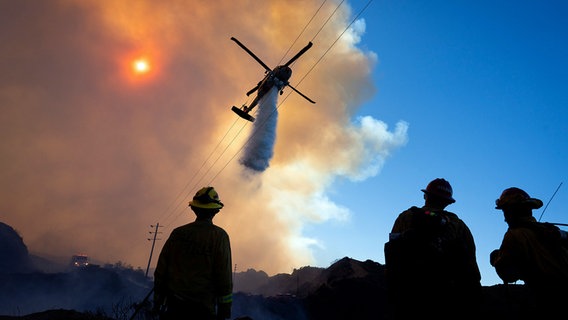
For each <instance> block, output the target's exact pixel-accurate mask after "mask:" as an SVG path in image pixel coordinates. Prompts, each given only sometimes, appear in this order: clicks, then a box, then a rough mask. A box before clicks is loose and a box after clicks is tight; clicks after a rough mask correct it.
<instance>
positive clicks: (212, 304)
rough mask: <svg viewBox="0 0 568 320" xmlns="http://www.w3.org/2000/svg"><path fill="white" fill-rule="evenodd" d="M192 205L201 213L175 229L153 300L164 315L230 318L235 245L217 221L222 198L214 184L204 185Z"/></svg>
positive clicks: (158, 273) (210, 319)
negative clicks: (215, 223) (190, 221)
mask: <svg viewBox="0 0 568 320" xmlns="http://www.w3.org/2000/svg"><path fill="white" fill-rule="evenodd" d="M189 207H190V208H191V209H192V210H193V212H194V213H195V215H196V216H197V218H196V219H195V221H194V222H192V223H189V224H186V225H184V226H181V227H178V228H176V229H174V231H172V233H171V235H170V237H169V238H168V240H167V241H166V243H165V244H164V247H163V248H162V252H161V253H160V257H159V258H158V264H157V266H156V271H155V272H154V306H155V307H156V308H158V309H159V310H161V312H160V319H162V320H164V319H167V320H170V319H176V320H177V319H199V320H221V319H228V318H230V317H231V306H232V301H233V296H232V292H233V278H232V271H231V264H232V262H231V246H230V242H229V236H228V234H227V232H225V230H223V229H222V228H220V227H218V226H216V225H214V224H213V217H214V216H215V215H216V214H217V213H218V212H219V211H220V210H221V208H223V203H222V202H221V201H220V200H219V195H218V194H217V192H216V191H215V189H213V187H205V188H202V189H200V190H199V191H197V193H196V194H195V196H194V197H193V200H192V201H190V202H189ZM162 306H164V307H165V310H162V309H164V308H162Z"/></svg>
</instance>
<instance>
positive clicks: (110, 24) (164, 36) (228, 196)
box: [0, 0, 407, 274]
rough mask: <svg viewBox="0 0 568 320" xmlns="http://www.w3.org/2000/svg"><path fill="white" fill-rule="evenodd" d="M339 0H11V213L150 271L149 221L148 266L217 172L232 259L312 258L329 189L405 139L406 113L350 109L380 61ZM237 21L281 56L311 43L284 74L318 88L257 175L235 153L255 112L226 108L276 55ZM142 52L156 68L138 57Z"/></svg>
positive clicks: (47, 239)
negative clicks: (313, 232)
mask: <svg viewBox="0 0 568 320" xmlns="http://www.w3.org/2000/svg"><path fill="white" fill-rule="evenodd" d="M338 4H339V1H327V2H325V4H324V5H323V6H322V8H321V10H320V11H319V12H318V8H319V7H320V5H321V1H240V2H239V4H238V5H236V4H235V2H234V1H226V0H223V1H197V0H194V1H187V0H179V1H176V0H164V1H141V0H120V1H96V0H93V1H87V0H85V1H26V0H24V1H3V2H1V3H0V16H1V18H0V38H1V39H2V46H3V49H2V50H0V65H2V68H1V69H2V72H1V73H0V108H1V112H2V117H1V118H0V131H1V135H0V162H1V167H0V177H1V179H0V192H1V194H2V201H0V221H2V222H5V223H7V224H9V225H11V226H12V227H14V228H15V229H16V230H17V231H18V232H19V233H20V235H21V236H22V238H23V240H24V242H25V243H26V244H27V246H28V250H29V251H30V252H32V253H35V254H42V255H47V256H57V257H69V258H70V257H71V255H73V254H76V253H85V254H88V255H89V256H90V257H91V258H92V259H94V260H96V261H101V262H105V263H114V262H117V261H122V262H124V263H126V264H129V265H132V266H134V267H141V268H143V269H145V268H146V264H147V263H148V257H149V253H150V247H151V242H150V241H148V240H147V238H150V237H151V234H150V233H149V232H150V231H153V229H152V228H150V225H155V224H156V223H159V224H160V225H161V226H162V227H161V228H160V229H159V231H160V232H161V233H160V234H159V236H158V238H159V239H160V240H158V241H157V242H156V248H155V249H154V256H153V260H152V266H154V265H155V262H156V260H157V255H158V253H159V251H160V249H161V246H162V244H163V242H164V241H165V239H166V238H167V236H168V235H169V233H170V232H171V231H172V230H173V228H175V227H177V226H179V225H182V224H185V223H188V222H191V221H193V219H194V215H193V213H192V212H191V211H190V210H189V209H188V208H187V202H188V201H189V200H190V198H191V197H192V196H193V194H194V193H195V192H196V191H197V190H198V189H199V188H200V187H202V186H205V185H212V186H214V187H215V188H216V189H217V191H218V192H219V194H220V197H221V200H222V201H223V202H224V203H225V208H224V209H223V210H222V211H221V213H220V214H219V215H218V216H217V217H216V218H215V220H214V221H215V223H216V224H218V225H220V226H222V227H223V228H225V229H226V230H227V232H228V233H229V235H230V237H231V242H232V248H233V263H234V264H236V265H237V268H238V270H241V271H242V270H246V269H248V268H255V269H257V270H264V271H266V272H268V273H269V274H274V273H278V272H290V271H291V270H292V269H293V268H296V267H301V266H305V265H310V264H313V263H315V262H314V257H313V254H312V249H313V248H314V247H317V246H320V247H324V246H325V244H324V243H320V242H319V241H318V240H317V239H310V238H308V237H305V236H304V235H303V230H304V228H305V226H307V225H317V224H320V223H323V222H326V221H333V220H335V221H339V222H341V221H347V220H349V217H350V211H349V209H348V208H345V207H342V206H339V205H337V204H335V203H334V202H333V201H332V200H330V198H329V196H328V192H329V188H330V187H331V186H332V184H333V182H334V181H335V179H337V178H338V177H345V178H348V179H365V178H366V177H369V176H373V175H375V174H377V172H378V171H379V170H380V168H381V166H382V163H383V161H384V160H385V159H386V158H387V157H388V156H389V154H390V153H391V151H392V150H394V149H396V148H398V147H400V146H402V145H404V144H405V143H406V140H407V136H406V125H405V124H404V123H399V124H398V125H397V126H396V127H395V128H394V129H391V130H390V131H389V128H387V126H386V125H385V124H384V123H383V122H381V121H380V120H377V119H374V118H371V117H363V118H357V119H353V115H354V114H355V112H356V111H357V108H358V107H359V106H360V105H361V104H362V103H363V102H365V101H367V100H368V99H370V97H371V96H372V95H374V94H375V93H376V91H377V88H375V87H374V86H373V84H372V82H371V72H372V71H373V68H374V67H375V65H376V64H377V62H378V61H377V57H376V55H375V54H374V53H373V52H368V51H364V50H362V49H360V48H358V47H357V44H358V41H359V38H360V37H361V36H362V35H363V33H364V29H365V23H364V19H360V20H358V21H357V22H355V23H354V24H353V25H351V28H350V29H349V30H347V32H345V33H344V34H343V36H342V37H341V38H339V40H338V37H339V35H340V34H341V33H342V32H344V31H345V30H346V28H347V26H348V25H349V24H350V23H351V22H352V20H353V18H354V16H355V15H356V14H357V12H353V11H352V9H351V8H350V7H349V5H348V3H347V2H345V3H343V4H342V5H341V6H340V7H339V10H338V11H337V12H336V13H335V14H334V15H333V16H331V14H332V12H333V11H334V10H335V9H336V7H337V5H338ZM299 7H301V9H299ZM316 12H317V15H316V16H315V17H314V19H313V20H312V22H311V23H310V24H309V25H308V27H307V28H306V29H305V31H304V32H303V33H302V31H303V29H304V27H305V26H306V24H307V23H308V21H309V20H310V19H311V18H312V16H313V15H314V14H315V13H316ZM330 16H331V18H330V19H329V22H327V24H325V25H324V23H325V21H326V20H327V19H328V18H329V17H330ZM362 18H364V15H363V17H362ZM322 26H323V28H322ZM320 28H322V29H321V30H320ZM316 35H317V36H316ZM232 36H234V37H236V38H237V39H239V40H240V41H241V42H242V43H244V44H245V45H246V46H247V47H248V48H249V49H251V50H252V51H253V52H255V54H256V55H257V56H258V57H260V58H261V59H262V60H263V61H264V62H265V63H266V64H267V65H269V66H270V67H274V66H276V65H277V64H279V63H283V62H285V61H287V60H288V59H289V58H291V57H292V55H294V54H295V53H296V52H298V51H299V50H300V49H301V48H303V47H304V46H305V45H306V44H307V43H308V42H309V41H312V40H313V43H314V45H313V47H312V48H311V49H310V50H309V51H308V52H306V53H305V54H304V55H303V56H302V57H301V58H300V59H298V61H297V62H296V63H295V64H294V65H293V66H292V68H293V72H294V73H293V75H292V78H291V79H290V82H291V84H292V85H294V86H295V87H296V88H297V89H298V90H300V91H301V92H302V93H304V94H306V95H307V96H309V97H310V98H312V99H313V100H315V101H316V102H317V103H316V104H310V103H309V102H307V101H306V100H304V99H302V98H301V97H300V96H299V95H297V94H295V93H293V92H292V90H290V89H289V88H288V89H284V94H283V95H281V96H279V101H278V103H279V108H278V123H277V133H276V144H275V146H274V157H273V158H272V160H271V162H270V167H269V168H268V169H267V170H266V171H264V172H261V173H254V172H248V171H247V169H245V168H244V167H243V166H241V165H240V164H239V162H238V158H239V154H240V152H242V148H243V144H244V143H246V141H247V139H248V135H249V133H250V131H251V128H252V126H251V124H250V123H249V122H247V121H245V120H243V119H240V118H238V116H237V115H236V114H234V113H233V112H231V110H230V108H231V106H232V105H236V106H240V105H242V104H243V103H246V102H250V100H252V96H251V97H247V96H246V95H245V93H246V92H247V91H248V90H249V89H251V88H252V87H253V86H254V85H255V84H256V83H257V82H258V81H259V80H260V79H262V77H263V75H264V69H263V68H262V67H261V66H260V65H259V64H258V63H256V62H255V61H254V60H253V59H252V58H251V57H250V56H249V55H248V54H247V53H246V52H245V51H243V50H242V49H241V48H239V47H238V46H237V45H236V44H235V43H234V42H232V41H230V37H232ZM298 37H299V38H298ZM296 38H298V40H297V41H296V42H295V40H296ZM336 40H338V41H337V42H336V43H335V44H334V42H335V41H336ZM292 44H294V45H293V46H292V48H290V46H291V45H292ZM332 44H334V45H333V47H331V46H332ZM330 47H331V49H330ZM289 48H290V51H289V53H288V54H287V56H286V57H284V58H283V55H284V53H286V51H287V50H288V49H289ZM328 50H329V51H328ZM140 58H144V59H146V60H147V61H148V70H147V72H145V73H136V72H135V69H134V68H133V63H134V61H135V60H136V59H140ZM282 59H283V60H282ZM320 59H321V60H320ZM338 258H341V257H338Z"/></svg>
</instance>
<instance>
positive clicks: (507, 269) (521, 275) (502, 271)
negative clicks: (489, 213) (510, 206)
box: [491, 216, 568, 291]
mask: <svg viewBox="0 0 568 320" xmlns="http://www.w3.org/2000/svg"><path fill="white" fill-rule="evenodd" d="M491 264H492V265H493V266H494V267H495V271H496V272H497V274H498V275H499V277H500V278H501V279H503V281H504V282H506V283H509V282H515V281H517V280H523V281H524V282H525V284H527V285H528V286H530V287H533V288H535V289H537V290H540V289H539V288H541V289H542V288H549V289H550V288H553V287H556V286H558V288H559V289H561V290H562V291H566V286H568V250H567V249H566V248H565V247H563V246H562V244H561V242H560V239H558V241H557V242H555V241H553V239H550V237H548V236H547V232H546V231H545V230H544V228H543V227H542V226H541V224H539V223H537V221H536V219H535V218H534V217H533V216H528V217H518V218H516V219H515V221H513V222H510V223H509V228H508V229H507V232H505V235H504V236H503V241H502V242H501V246H500V248H499V249H498V250H496V251H495V252H494V253H492V257H491ZM546 291H550V290H546Z"/></svg>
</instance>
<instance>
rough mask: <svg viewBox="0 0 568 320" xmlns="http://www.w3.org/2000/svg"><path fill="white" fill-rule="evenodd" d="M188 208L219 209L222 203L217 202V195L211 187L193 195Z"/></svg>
mask: <svg viewBox="0 0 568 320" xmlns="http://www.w3.org/2000/svg"><path fill="white" fill-rule="evenodd" d="M189 206H190V207H196V208H203V209H221V208H223V203H222V202H221V200H219V194H218V193H217V191H215V189H214V188H213V187H203V188H201V189H199V191H197V192H196V193H195V196H193V200H191V201H190V202H189Z"/></svg>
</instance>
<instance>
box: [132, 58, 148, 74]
mask: <svg viewBox="0 0 568 320" xmlns="http://www.w3.org/2000/svg"><path fill="white" fill-rule="evenodd" d="M132 69H133V70H134V72H135V73H138V74H142V73H147V72H148V71H150V64H149V63H148V60H146V59H143V58H140V59H136V60H134V61H133V62H132Z"/></svg>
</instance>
